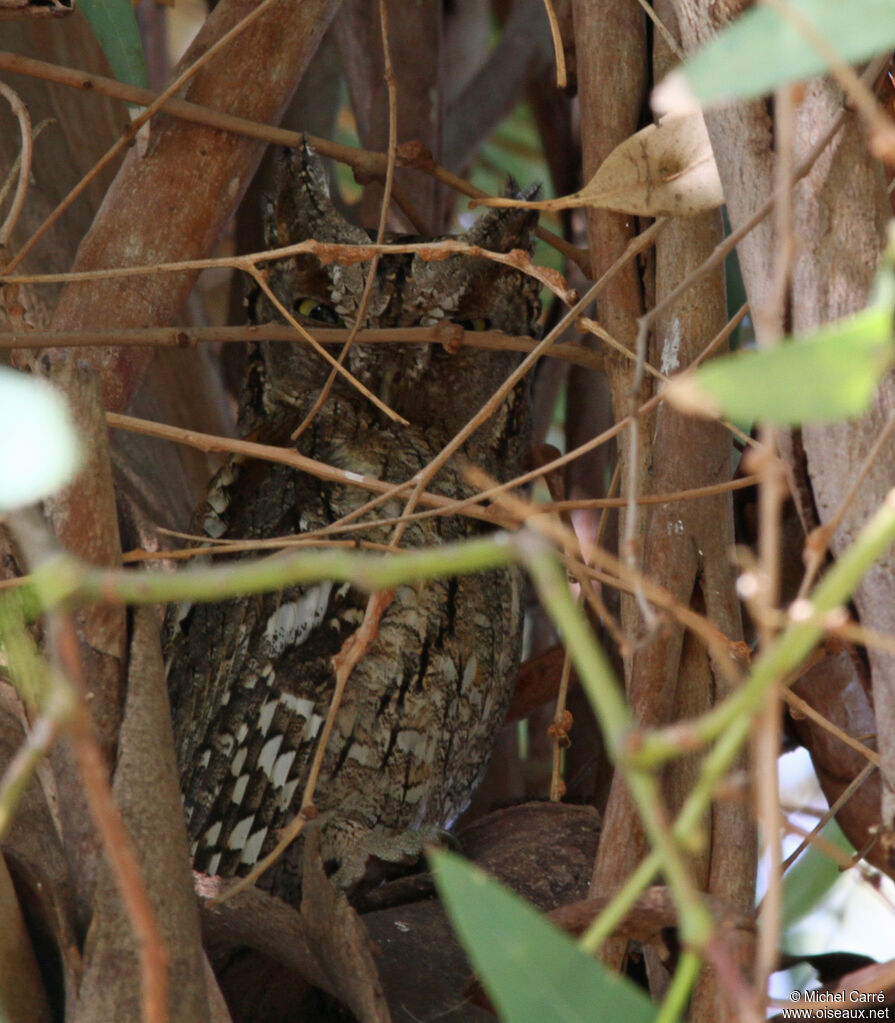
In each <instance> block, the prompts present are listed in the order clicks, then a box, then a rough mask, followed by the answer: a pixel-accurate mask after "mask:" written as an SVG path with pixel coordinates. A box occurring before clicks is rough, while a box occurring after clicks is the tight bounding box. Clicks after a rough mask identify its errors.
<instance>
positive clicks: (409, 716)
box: [165, 148, 538, 903]
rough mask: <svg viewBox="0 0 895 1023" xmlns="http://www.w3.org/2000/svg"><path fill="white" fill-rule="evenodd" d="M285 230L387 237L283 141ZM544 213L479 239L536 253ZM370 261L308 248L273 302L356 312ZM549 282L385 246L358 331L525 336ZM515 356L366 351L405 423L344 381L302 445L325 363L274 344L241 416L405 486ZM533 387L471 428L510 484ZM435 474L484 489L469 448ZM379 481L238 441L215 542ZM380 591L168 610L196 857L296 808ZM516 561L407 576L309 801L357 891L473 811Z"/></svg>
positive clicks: (429, 522) (386, 511)
mask: <svg viewBox="0 0 895 1023" xmlns="http://www.w3.org/2000/svg"><path fill="white" fill-rule="evenodd" d="M264 221H265V234H266V240H267V244H268V245H269V246H270V247H281V246H285V245H289V244H294V243H296V242H300V241H303V240H305V239H309V238H314V239H316V240H317V241H320V242H328V243H333V242H345V243H351V244H365V243H369V241H370V238H369V235H368V234H367V233H366V232H365V231H363V230H361V229H360V228H357V227H354V226H352V225H351V224H350V223H349V222H348V221H347V220H346V219H345V218H344V217H343V216H341V214H340V213H339V212H337V210H336V209H335V207H334V206H333V203H332V201H331V199H330V195H329V191H328V188H327V185H326V179H325V175H324V171H323V168H322V165H321V163H320V161H319V160H318V159H317V157H316V156H315V155H314V154H313V153H312V152H311V151H310V150H308V149H307V148H300V149H296V150H285V151H283V152H282V153H280V154H279V162H278V184H277V192H276V195H275V196H274V197H273V198H272V199H270V200H268V201H267V202H266V206H265V209H264ZM534 224H535V218H534V215H533V214H531V213H530V212H528V211H522V210H491V211H489V212H488V213H486V214H485V216H483V217H482V218H481V219H479V220H478V221H477V222H476V223H474V224H473V226H472V227H471V228H470V229H469V230H468V231H467V232H466V234H465V235H463V236H462V237H463V238H464V239H465V240H466V241H468V242H470V243H473V244H476V245H480V246H482V247H484V248H488V249H492V250H494V251H498V252H507V251H509V250H511V249H514V248H523V249H527V248H529V247H530V234H531V232H532V230H533V228H534ZM368 267H369V263H354V264H351V265H340V264H339V263H336V262H326V263H322V262H320V261H319V260H318V259H317V258H316V256H314V255H310V254H301V255H297V256H294V257H290V258H286V259H282V260H279V261H277V262H274V263H273V264H271V265H270V266H269V278H268V279H269V282H270V285H271V288H272V290H273V292H274V293H275V294H276V296H277V298H278V299H279V300H280V301H281V302H282V303H283V304H284V305H285V306H286V307H287V308H288V309H290V310H292V311H293V313H294V315H295V316H297V317H300V318H302V319H303V320H304V321H305V322H306V323H308V324H309V325H311V326H313V325H314V324H315V323H316V325H317V326H320V325H321V324H322V325H344V326H351V325H353V323H354V322H355V319H356V314H357V310H358V306H359V303H360V299H361V293H362V291H363V288H364V281H365V276H366V273H367V269H368ZM249 306H250V314H251V317H252V318H253V319H254V320H255V321H256V322H262V323H263V322H268V321H270V320H273V319H277V318H278V317H277V315H276V312H275V309H274V307H273V306H272V304H271V303H270V302H269V300H268V299H267V298H266V297H265V296H264V295H263V293H260V292H258V293H256V294H255V295H253V296H252V297H251V298H250V300H249ZM537 312H538V303H537V293H536V287H535V285H534V283H533V282H532V281H531V279H530V278H527V277H526V276H525V275H523V274H522V273H520V272H518V271H516V270H514V269H509V268H507V267H505V266H502V265H500V264H498V263H495V262H494V261H491V260H487V259H485V258H482V257H472V256H468V255H463V254H461V255H453V256H451V257H449V258H448V259H445V260H442V261H438V262H425V261H424V260H423V259H421V258H420V257H419V255H415V254H389V255H385V256H383V257H382V258H381V260H380V263H379V266H378V272H377V275H376V278H375V281H374V284H373V288H372V292H371V295H370V301H369V306H368V309H367V313H366V317H365V320H364V326H366V327H379V328H383V327H386V328H388V327H406V326H413V325H432V324H437V323H440V322H441V321H444V320H450V321H455V322H459V323H463V324H465V325H467V326H478V327H479V328H481V327H484V326H487V327H493V328H496V329H500V330H503V331H505V332H506V333H508V334H514V335H519V334H530V333H532V329H533V324H534V321H535V318H536V316H537ZM518 358H519V357H518V355H516V354H514V353H510V352H497V351H495V352H491V351H487V352H486V351H481V350H474V349H471V348H461V349H460V351H458V352H449V351H447V350H446V349H445V348H444V347H443V346H441V345H404V344H376V345H372V344H364V343H363V338H362V336H361V337H360V339H359V340H358V342H357V343H355V344H354V346H353V348H352V349H351V350H350V353H349V355H348V359H347V365H348V368H349V369H350V370H351V373H352V374H353V375H354V376H355V377H357V378H358V379H360V380H361V381H363V383H364V384H365V385H366V386H367V387H368V388H370V389H371V390H372V391H373V392H374V393H375V394H376V395H377V396H378V397H380V398H381V399H382V400H383V401H384V402H385V403H386V404H387V405H388V406H390V407H391V408H392V409H393V410H395V411H396V412H398V413H399V414H400V415H401V416H402V417H403V418H404V419H406V420H407V425H404V424H398V423H396V422H395V421H393V420H392V419H390V418H388V417H387V416H385V415H384V414H383V413H382V412H381V411H380V410H379V409H377V408H376V407H375V406H374V405H373V404H372V403H370V402H369V400H368V399H367V398H365V397H364V396H363V395H361V394H360V393H359V392H358V391H357V389H356V388H355V387H354V386H353V385H352V384H351V383H350V382H347V381H345V380H344V379H342V378H339V379H337V381H336V383H335V386H334V387H333V389H332V391H331V392H330V394H329V396H328V397H327V399H326V401H325V403H324V404H323V405H322V407H321V408H320V410H319V411H318V412H317V414H316V415H315V417H314V418H313V420H312V423H311V425H310V426H309V427H308V428H307V429H306V430H304V431H303V432H301V433H300V434H299V437H298V440H297V441H292V440H290V437H291V435H292V434H293V432H294V431H295V428H296V426H297V425H298V424H299V423H301V422H302V421H303V420H304V419H305V416H306V415H307V413H308V412H309V411H310V410H311V408H312V407H313V406H314V404H315V401H316V400H317V398H318V397H319V395H320V393H321V389H322V388H323V386H324V383H325V381H326V380H327V377H328V376H329V373H330V367H329V366H328V365H327V364H326V362H325V361H324V360H323V359H322V358H320V356H319V355H318V354H316V353H315V352H314V351H313V350H312V349H310V348H308V347H306V346H304V345H300V344H291V343H264V344H259V345H258V346H257V347H256V348H255V350H254V351H253V352H252V353H251V354H250V358H249V369H248V371H247V380H246V386H245V392H244V395H243V398H242V401H241V410H240V419H241V422H242V425H243V429H244V430H245V431H249V432H250V433H251V435H252V436H253V438H255V439H257V440H260V441H263V442H264V443H267V444H277V445H294V446H295V447H296V448H297V449H298V450H299V451H300V452H301V453H302V454H304V455H307V456H310V457H312V458H315V459H317V460H319V461H322V462H326V463H329V464H330V465H333V466H337V467H338V468H340V469H344V470H348V471H349V472H353V473H359V474H362V475H366V476H374V477H376V478H378V479H380V480H384V481H387V482H389V483H402V482H404V481H407V480H409V479H411V478H412V477H413V476H415V475H416V474H417V473H418V472H420V470H422V469H424V468H425V467H426V465H427V464H428V463H429V461H430V460H431V459H432V458H433V456H435V455H436V454H437V453H438V452H439V451H440V450H441V449H442V448H443V446H444V445H445V444H446V443H447V442H448V441H450V440H451V438H452V437H453V436H454V434H455V433H456V432H457V431H458V430H459V429H460V428H461V427H462V426H464V425H465V424H466V423H467V421H468V420H469V419H470V418H471V417H472V416H473V415H474V414H475V413H476V412H477V411H478V410H479V409H480V408H481V406H482V405H483V404H484V403H485V402H486V401H487V400H488V398H490V396H491V395H492V393H493V392H494V390H495V388H496V387H498V386H499V385H500V384H501V383H502V382H503V381H504V380H505V379H506V377H507V375H508V374H509V373H510V372H512V370H513V368H514V367H515V366H516V365H517V363H518ZM528 429H529V413H528V403H527V393H526V387H525V384H524V382H523V383H522V384H520V385H519V386H517V388H516V389H515V390H514V391H513V392H512V393H511V394H510V395H509V396H508V398H507V399H506V401H505V402H504V403H503V405H502V406H501V407H500V408H499V409H498V411H497V412H496V413H495V414H494V415H493V416H492V417H491V419H489V420H488V421H487V422H486V423H485V424H484V425H483V426H482V427H481V428H480V429H479V430H478V431H477V432H476V433H475V434H474V435H473V436H472V437H470V438H469V440H468V442H467V444H466V445H465V448H464V449H463V452H462V454H463V456H464V457H465V458H466V459H468V460H471V461H473V462H475V463H477V464H478V465H480V466H482V467H483V468H484V469H485V470H486V471H487V472H489V473H490V474H492V475H493V476H495V477H497V478H498V479H501V480H506V479H509V478H511V477H513V476H514V475H516V474H518V473H519V471H520V470H521V469H522V464H523V457H524V454H525V452H526V449H527V445H528ZM430 489H431V490H433V491H435V492H436V493H439V494H443V495H445V496H447V497H450V498H463V497H465V496H467V495H468V494H470V493H471V488H470V487H469V486H468V485H467V483H465V482H464V479H463V476H462V474H461V472H460V469H459V467H458V465H457V463H456V462H449V463H448V464H447V465H446V466H445V468H444V469H443V470H442V471H441V473H440V474H439V475H438V476H437V477H436V478H435V479H434V480H433V481H432V483H431V484H430ZM368 499H369V494H368V493H366V492H365V491H363V490H361V489H359V488H356V487H352V486H349V485H346V484H343V483H337V482H331V481H325V480H321V479H318V478H317V477H315V476H312V475H309V474H307V473H304V472H299V471H297V470H295V469H292V468H288V467H286V466H283V465H276V464H273V463H270V462H264V461H258V460H253V459H249V458H245V457H242V456H233V457H231V458H230V459H229V461H228V462H226V464H225V465H224V466H223V468H222V469H221V470H220V471H219V472H218V474H217V476H216V477H215V478H214V479H213V480H212V482H211V484H210V486H209V489H208V491H207V494H206V496H205V498H204V501H203V502H202V503H201V505H200V507H199V508H198V509H197V512H196V518H195V522H194V531H196V532H200V533H204V534H206V535H207V536H209V537H213V538H215V539H221V538H232V539H258V538H270V537H283V536H292V535H296V534H298V535H300V534H302V533H307V532H310V531H314V530H319V529H321V528H323V527H326V526H329V525H330V524H332V523H334V522H336V521H337V520H339V519H341V518H342V517H343V516H346V515H349V514H351V513H352V512H355V511H357V510H358V509H359V508H360V507H361V506H362V505H364V504H365V503H366V502H367V501H368ZM402 510H403V501H402V500H395V501H391V502H389V503H387V504H384V505H381V506H380V507H378V508H376V509H375V511H372V512H369V513H365V514H364V515H363V516H362V517H361V519H360V521H361V522H362V523H363V524H364V526H365V527H366V528H364V530H363V532H361V533H357V532H355V533H352V534H350V535H351V536H353V537H358V538H359V539H361V540H365V541H373V542H378V543H387V542H389V541H390V539H391V528H390V527H389V526H384V525H378V524H377V523H378V521H379V520H381V519H384V518H389V517H393V516H395V515H399V514H401V512H402ZM483 528H486V527H483V526H482V524H481V523H477V522H475V521H474V520H469V519H464V518H462V517H459V516H456V517H444V516H438V517H431V518H426V519H422V520H420V521H417V522H414V523H412V524H410V525H409V526H408V528H407V530H406V532H405V533H404V536H403V538H402V541H401V543H402V545H403V546H406V547H422V546H432V545H439V544H444V543H447V542H452V541H458V540H462V539H464V538H467V537H472V536H474V535H476V534H477V533H479V532H481V530H482V529H483ZM366 601H367V595H366V594H364V593H361V592H358V591H356V590H355V589H353V588H352V587H351V586H350V585H338V584H335V583H332V582H321V583H317V584H315V585H305V586H292V587H288V588H286V589H284V590H282V591H280V592H278V593H268V594H265V595H263V596H253V597H246V598H242V599H236V600H227V601H223V602H221V603H218V604H203V605H181V606H179V607H172V608H171V609H170V611H169V614H168V617H167V621H166V626H165V653H166V664H167V673H168V686H169V692H170V696H171V704H172V714H173V720H174V731H175V742H176V747H177V756H178V762H179V769H180V777H181V786H182V791H183V797H184V805H185V811H186V815H187V822H188V830H189V835H190V840H191V843H192V855H193V862H194V866H195V868H196V869H198V870H201V871H204V872H206V873H208V874H218V875H222V876H232V875H242V874H245V873H247V872H248V871H249V870H250V869H251V868H252V866H253V865H254V864H255V863H256V862H257V861H258V859H259V858H262V857H264V856H265V855H266V854H267V853H268V852H269V851H270V850H271V849H272V847H273V846H274V845H275V844H276V841H277V833H278V830H279V829H280V828H282V827H283V826H284V825H285V824H286V823H287V822H288V821H289V820H290V819H291V818H292V817H293V816H294V815H295V814H296V813H297V812H298V810H299V809H300V804H301V798H302V793H303V789H304V785H305V782H306V780H307V776H308V771H309V767H310V763H311V760H312V758H313V755H314V751H315V747H316V743H317V739H318V736H319V733H320V730H321V728H322V725H323V722H324V719H325V716H326V713H327V708H328V706H329V702H330V698H331V696H332V692H333V686H334V673H333V668H332V658H333V656H334V655H335V654H336V653H337V652H338V651H339V650H340V648H341V647H342V645H343V643H344V642H345V640H346V639H347V638H348V637H349V636H351V635H352V634H353V633H354V632H355V631H356V630H357V628H358V625H359V624H360V622H361V620H362V617H363V612H364V607H365V605H366ZM521 621H522V613H521V602H520V578H519V575H518V573H517V571H516V570H514V569H505V570H500V571H491V572H488V573H483V574H478V575H470V576H464V577H459V578H444V579H438V580H434V581H430V582H424V583H410V584H407V585H404V586H400V587H398V588H397V590H396V592H395V594H394V599H393V600H392V602H391V604H390V605H389V607H388V609H387V610H386V612H385V614H384V616H383V618H382V620H381V622H380V625H379V629H378V633H377V635H376V638H375V639H374V641H373V642H372V643H371V645H370V646H369V648H368V650H367V652H366V654H365V656H364V658H363V659H362V660H361V661H360V663H359V664H358V665H357V666H356V667H355V669H354V671H353V672H352V675H351V677H350V680H349V682H348V686H347V690H346V692H345V695H344V698H343V700H342V703H341V706H340V708H339V711H338V715H337V717H336V719H335V727H334V729H333V732H332V735H331V737H330V740H329V743H328V746H327V749H326V753H325V757H324V760H323V767H322V771H321V774H320V778H319V782H318V784H317V788H316V793H315V797H314V802H315V806H316V807H317V809H318V816H317V818H316V819H315V821H314V822H313V824H312V825H309V826H312V827H316V828H318V829H319V835H320V848H321V853H322V857H323V860H324V863H325V865H326V868H327V871H328V872H329V873H330V875H331V877H332V879H333V880H334V883H336V884H337V885H339V886H340V887H342V888H343V889H346V890H350V889H352V888H353V887H356V886H357V885H358V884H359V883H360V882H361V881H362V879H363V878H364V877H365V876H367V877H369V876H370V873H369V872H370V871H372V870H374V868H376V867H377V866H387V865H388V864H390V863H396V864H398V863H403V862H407V861H409V860H415V859H416V858H417V856H418V854H419V849H420V840H421V838H423V837H426V836H429V835H431V834H432V832H433V831H434V830H435V829H447V828H450V826H451V824H452V823H453V822H454V821H455V820H456V818H457V817H458V815H459V814H460V813H462V811H463V810H464V809H465V807H466V806H467V805H468V803H469V800H470V798H471V795H472V793H473V790H474V789H475V787H476V785H477V783H478V781H479V780H480V779H481V777H482V774H483V772H484V769H485V767H486V764H487V760H488V756H489V754H490V750H491V746H492V743H493V740H494V738H495V736H496V733H497V731H498V730H499V728H500V726H501V724H502V720H503V717H504V713H505V711H506V706H507V702H508V699H509V695H510V690H511V687H512V684H513V681H514V678H515V674H516V670H517V667H518V658H519V648H520V630H521ZM261 883H262V885H263V886H265V887H267V888H268V889H270V890H271V891H272V892H274V893H275V894H277V895H279V896H281V897H282V898H284V899H286V900H287V901H289V902H292V903H297V902H298V900H299V899H300V892H301V842H300V841H299V842H297V843H293V845H292V846H291V847H290V848H289V850H288V851H287V853H286V854H284V855H283V856H282V857H281V858H280V859H279V860H278V861H277V863H276V864H275V865H274V866H273V867H272V868H271V869H270V870H269V871H268V872H267V873H266V874H265V875H264V876H263V878H262V882H261Z"/></svg>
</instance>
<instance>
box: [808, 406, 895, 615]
mask: <svg viewBox="0 0 895 1023" xmlns="http://www.w3.org/2000/svg"><path fill="white" fill-rule="evenodd" d="M893 432H895V413H893V414H892V415H890V416H889V418H888V420H887V422H886V425H885V426H884V427H883V428H882V430H881V431H880V435H879V436H878V437H877V438H876V440H875V441H874V442H873V444H872V446H871V448H870V450H869V451H868V452H867V454H866V455H865V456H864V461H863V462H862V463H861V468H860V469H859V470H858V472H857V473H856V474H855V477H854V479H853V480H852V481H851V483H850V485H849V488H848V490H847V491H846V493H845V497H843V498H842V500H841V501H840V502H839V507H838V508H837V509H836V511H835V513H834V514H833V516H832V517H831V518H829V519H828V520H827V521H826V522H825V523H824V524H823V525H822V526H818V527H817V529H814V530H812V532H811V535H810V536H809V537H808V539H807V541H806V543H805V560H806V562H807V567H806V569H805V575H804V576H803V577H802V583H801V585H800V586H799V593H798V596H799V597H804V596H805V594H806V593H807V592H808V590H810V589H811V587H812V586H813V585H814V580H815V579H816V578H817V573H818V572H819V571H820V568H821V565H823V562H824V557H825V556H826V553H827V550H828V549H829V546H830V544H831V543H832V541H833V537H834V536H835V535H836V530H837V529H838V528H839V527H840V525H841V524H842V520H843V519H844V518H845V513H846V512H847V511H848V509H849V507H850V506H851V503H852V501H854V499H855V498H856V497H857V496H858V493H859V492H860V490H861V486H862V485H863V483H864V480H865V479H866V478H867V476H868V474H869V472H870V470H871V469H872V468H873V464H874V462H875V461H876V460H877V458H878V457H879V455H880V452H882V451H883V450H884V448H885V447H886V446H887V444H888V443H889V441H890V439H891V437H892V434H893Z"/></svg>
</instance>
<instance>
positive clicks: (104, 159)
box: [3, 0, 278, 274]
mask: <svg viewBox="0 0 895 1023" xmlns="http://www.w3.org/2000/svg"><path fill="white" fill-rule="evenodd" d="M277 2H278V0H261V3H260V4H259V5H258V6H257V7H256V8H255V9H254V10H253V11H250V12H249V13H248V14H247V15H246V16H245V17H244V18H243V19H242V21H240V22H238V23H237V24H236V25H234V26H233V28H231V29H230V30H229V31H228V32H225V33H224V35H222V36H221V38H220V39H218V40H217V42H215V43H213V44H212V45H211V46H209V48H208V49H207V50H206V51H205V52H204V53H202V54H200V56H199V57H198V58H197V59H196V60H195V61H194V62H193V63H192V64H191V65H190V66H189V67H188V68H186V70H185V71H184V72H183V73H182V74H181V75H179V76H178V77H177V78H176V79H175V80H174V81H173V82H172V83H171V84H170V85H169V86H168V87H167V88H166V89H165V90H164V92H162V93H160V94H159V95H158V96H157V97H156V98H155V99H154V100H153V101H152V102H151V103H150V104H149V106H148V107H147V108H146V109H145V110H144V111H143V113H142V114H138V115H137V116H136V117H135V118H134V119H133V120H132V121H131V123H130V124H129V125H128V127H127V128H125V130H124V132H123V133H122V136H121V138H120V139H118V141H117V142H115V143H113V145H112V146H111V147H110V148H109V149H108V150H107V151H106V152H105V154H104V155H103V156H101V157H100V158H99V160H97V161H96V162H95V163H94V165H93V166H92V167H91V168H90V170H89V171H88V172H87V173H86V174H85V175H84V177H82V178H81V180H80V181H79V182H78V183H77V184H76V185H75V186H74V188H72V189H71V191H70V192H69V193H68V195H66V196H65V198H64V199H63V200H62V201H61V202H60V203H59V204H58V205H57V206H56V208H55V209H54V210H53V211H52V212H51V213H50V214H49V215H48V216H47V218H46V219H45V220H44V222H43V223H42V224H41V225H40V227H38V228H37V230H36V231H35V232H34V234H32V235H31V237H30V238H29V239H28V241H27V242H25V244H24V245H23V246H22V248H21V249H19V251H18V253H17V254H16V255H15V257H14V258H13V259H12V260H11V261H10V262H9V263H8V264H7V265H6V266H5V267H4V268H3V273H4V274H10V273H12V271H13V270H14V269H15V268H16V267H17V266H18V265H19V264H20V263H21V262H22V260H23V259H24V258H25V256H27V255H28V253H29V252H30V251H31V250H32V249H33V248H34V246H35V245H36V244H37V243H38V242H39V241H40V239H41V238H43V236H44V235H45V234H46V233H47V231H49V230H50V228H51V227H52V226H53V224H55V223H56V221H57V220H58V219H59V218H60V217H61V216H62V214H63V213H64V212H65V211H66V210H67V209H68V208H69V206H71V204H72V203H73V202H74V201H75V200H76V199H77V198H78V196H79V195H80V194H81V193H82V192H83V191H84V189H86V188H87V186H88V185H89V184H90V182H91V181H93V180H94V178H95V177H96V176H97V174H99V173H100V171H101V170H102V169H103V168H104V167H106V166H107V165H108V164H109V163H111V162H112V160H114V159H115V157H116V156H118V154H119V153H120V152H121V151H122V150H123V149H125V148H127V146H129V145H130V144H131V142H132V141H133V139H134V138H136V136H137V133H138V132H139V130H140V128H142V127H143V125H144V124H146V123H147V122H148V121H149V119H150V118H151V117H152V115H153V114H155V113H156V112H157V111H158V110H159V109H160V108H161V107H162V106H163V105H164V103H165V100H167V99H169V98H170V97H171V96H173V95H174V94H175V93H177V92H179V90H180V89H181V88H183V86H184V85H186V83H187V82H188V81H189V80H190V79H191V78H192V77H193V76H194V75H195V74H196V73H197V72H198V71H199V70H200V69H201V68H202V67H204V66H205V65H206V64H207V63H208V61H209V60H211V58H212V57H213V56H214V55H215V54H216V53H217V52H218V51H219V50H221V49H222V48H223V47H225V46H227V45H228V44H229V43H230V42H232V41H233V40H234V39H236V38H237V37H238V36H239V35H241V34H242V32H243V31H245V29H247V28H248V27H249V25H251V24H252V23H253V22H254V21H256V20H257V19H258V18H259V17H260V16H261V15H262V14H264V13H265V12H266V11H267V9H268V8H269V7H272V6H273V5H274V4H276V3H277Z"/></svg>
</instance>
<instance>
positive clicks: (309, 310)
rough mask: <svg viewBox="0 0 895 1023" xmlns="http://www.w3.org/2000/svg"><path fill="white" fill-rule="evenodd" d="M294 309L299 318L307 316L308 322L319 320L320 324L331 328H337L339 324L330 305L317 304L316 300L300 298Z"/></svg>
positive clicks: (335, 313) (336, 315)
mask: <svg viewBox="0 0 895 1023" xmlns="http://www.w3.org/2000/svg"><path fill="white" fill-rule="evenodd" d="M294 308H295V311H296V312H297V313H298V315H299V316H307V318H308V319H309V320H319V321H320V323H328V324H330V325H331V326H338V324H339V323H340V322H341V321H340V320H339V315H338V313H337V312H336V311H335V309H333V307H332V306H331V305H327V304H326V303H325V302H318V301H317V299H316V298H300V299H299V300H298V301H297V302H296V303H295V307H294Z"/></svg>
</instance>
